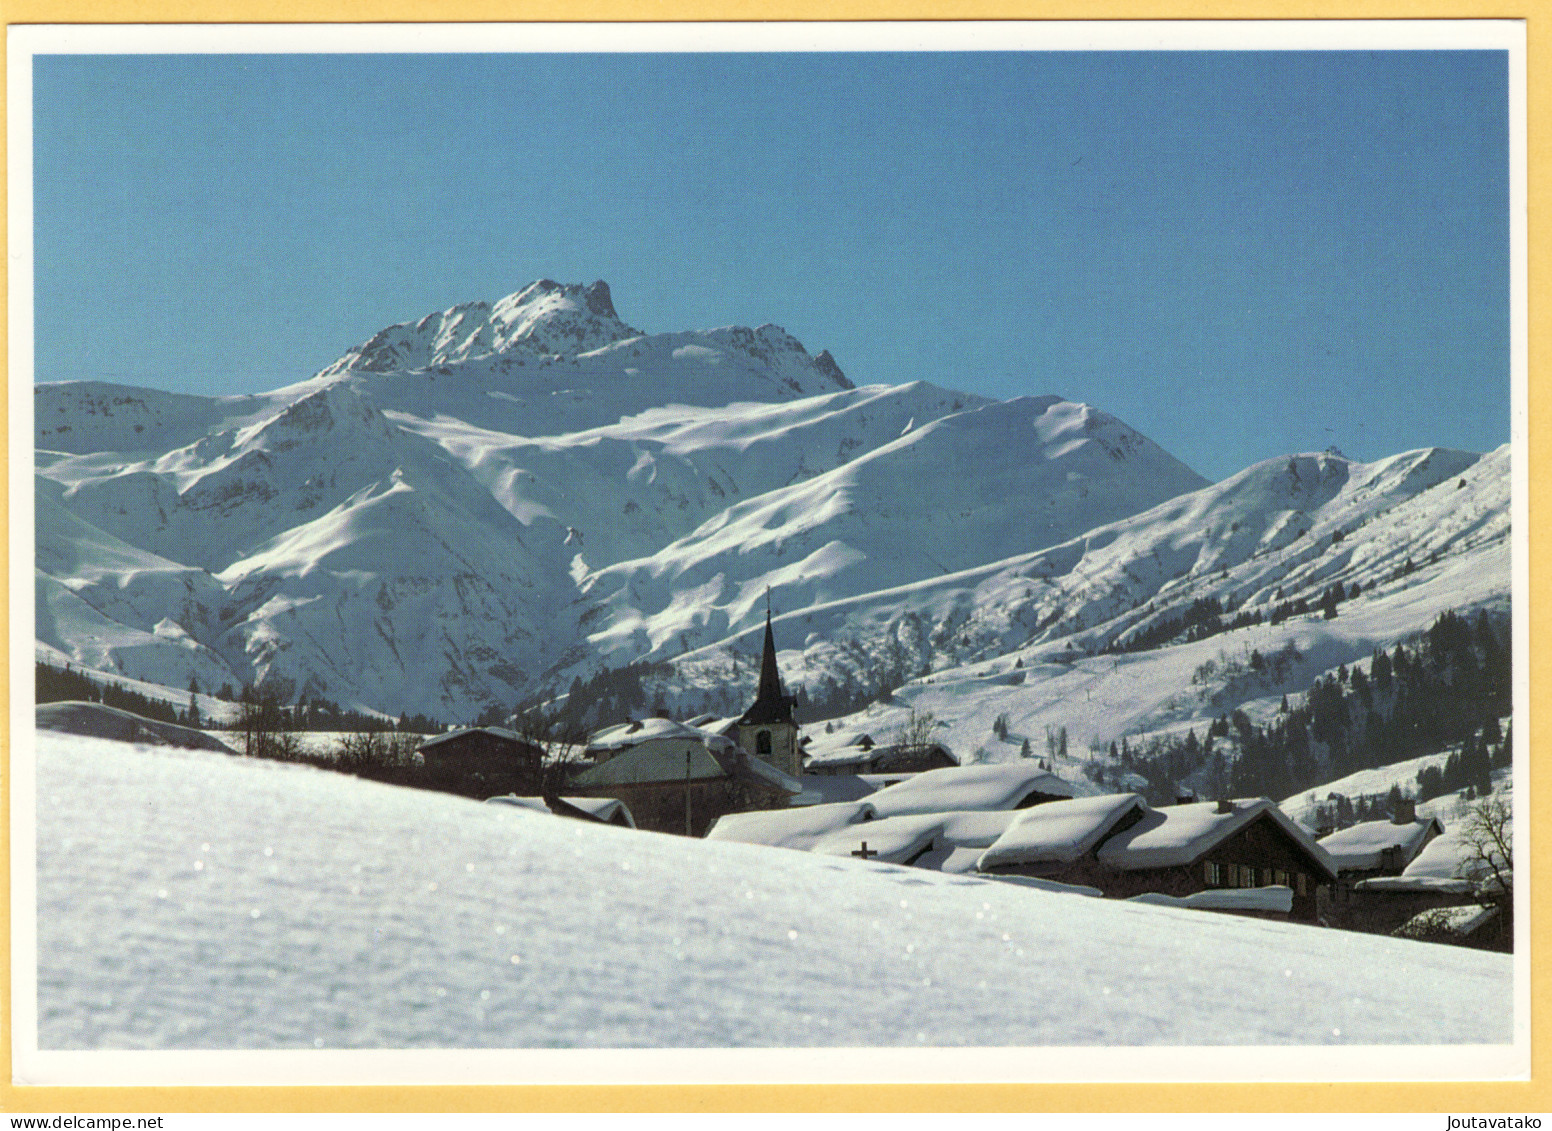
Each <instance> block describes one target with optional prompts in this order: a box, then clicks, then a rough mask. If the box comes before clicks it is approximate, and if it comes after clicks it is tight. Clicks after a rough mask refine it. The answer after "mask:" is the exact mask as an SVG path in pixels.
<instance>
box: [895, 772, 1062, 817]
mask: <svg viewBox="0 0 1552 1131" xmlns="http://www.w3.org/2000/svg"><path fill="white" fill-rule="evenodd" d="M1036 793H1043V794H1047V795H1053V796H1056V797H1071V796H1073V793H1074V790H1073V788H1072V786H1071V785H1070V784H1068V783H1067V782H1065V781H1063V780H1062V779H1061V778H1059V777H1057V776H1056V775H1055V774H1052V773H1049V772H1047V771H1045V770H1042V769H1040V768H1039V767H1038V765H1037V764H1036V763H1035V762H1034V761H1033V760H1031V759H1024V758H1021V759H1019V760H1018V761H1015V762H1001V763H993V764H988V765H981V764H977V765H973V766H945V767H943V768H942V769H939V770H926V771H924V772H922V773H919V774H917V775H916V776H915V777H913V778H911V780H910V781H904V782H901V783H900V784H899V785H892V786H889V787H888V788H886V789H881V790H879V791H878V792H877V793H875V794H874V795H873V796H872V798H871V800H872V802H873V806H874V808H875V809H877V810H878V815H879V816H880V817H898V816H904V815H905V814H907V813H952V812H957V811H960V810H964V809H1017V808H1018V807H1019V806H1020V805H1021V804H1023V803H1024V801H1025V800H1026V799H1027V798H1029V797H1030V796H1031V795H1032V794H1036Z"/></svg>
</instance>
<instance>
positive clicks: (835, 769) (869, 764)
mask: <svg viewBox="0 0 1552 1131" xmlns="http://www.w3.org/2000/svg"><path fill="white" fill-rule="evenodd" d="M804 753H805V755H806V756H807V757H806V765H805V767H804V773H806V774H815V775H821V774H822V775H843V774H851V775H861V774H888V773H895V774H899V773H916V772H919V771H921V770H940V769H947V768H949V767H952V766H957V765H959V759H958V758H956V757H954V752H953V751H952V750H950V749H949V748H948V747H947V746H945V745H944V744H943V743H941V742H927V743H922V744H920V745H912V744H906V743H898V742H892V743H877V742H874V741H873V737H872V735H869V734H859V735H856V736H855V737H853V738H851V739H849V740H848V741H847V742H845V743H844V744H840V745H836V744H830V743H819V742H814V743H806V744H805V745H804Z"/></svg>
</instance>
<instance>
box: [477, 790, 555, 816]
mask: <svg viewBox="0 0 1552 1131" xmlns="http://www.w3.org/2000/svg"><path fill="white" fill-rule="evenodd" d="M485 804H487V805H510V806H512V807H513V808H514V809H527V810H528V811H529V812H531V813H543V814H545V815H546V816H549V814H550V807H549V806H548V805H546V804H545V803H544V798H542V797H519V796H518V795H517V794H515V793H504V794H502V795H501V796H500V797H487V798H486V799H485Z"/></svg>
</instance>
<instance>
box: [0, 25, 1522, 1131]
mask: <svg viewBox="0 0 1552 1131" xmlns="http://www.w3.org/2000/svg"><path fill="white" fill-rule="evenodd" d="M1543 8H1545V9H1547V12H1546V16H1547V23H1543V22H1542V16H1543V12H1542V9H1543ZM0 12H3V14H4V17H5V23H6V25H7V26H9V25H11V24H28V23H50V24H56V23H207V22H213V23H350V22H422V21H446V22H477V21H497V22H499V21H545V22H548V21H555V22H570V21H637V20H649V21H650V20H672V21H687V20H918V19H931V20H958V19H978V20H987V19H992V20H1000V19H1046V20H1049V19H1067V20H1083V19H1107V20H1119V19H1186V18H1190V19H1400V18H1407V19H1421V18H1433V19H1451V18H1477V19H1489V18H1490V19H1523V20H1525V21H1526V40H1527V61H1528V76H1527V85H1528V89H1527V122H1528V130H1529V138H1528V162H1529V164H1528V172H1527V189H1528V192H1527V206H1528V208H1529V212H1530V219H1529V224H1528V240H1529V246H1528V259H1529V287H1528V295H1527V298H1528V301H1529V306H1530V322H1529V330H1530V343H1529V354H1530V380H1529V383H1528V388H1527V400H1528V409H1529V423H1528V429H1527V442H1528V457H1529V494H1530V498H1529V510H1530V532H1529V534H1530V563H1531V569H1530V585H1529V593H1528V600H1527V601H1525V602H1523V603H1522V604H1521V606H1520V607H1517V608H1516V609H1515V613H1516V615H1517V616H1521V617H1525V618H1527V622H1528V624H1529V628H1530V638H1531V641H1532V646H1531V656H1530V696H1529V703H1527V704H1525V705H1523V707H1522V709H1521V714H1522V717H1523V719H1524V722H1522V726H1523V725H1524V724H1525V723H1528V724H1529V727H1528V729H1529V740H1530V750H1531V759H1530V761H1531V768H1530V773H1529V774H1528V775H1526V776H1527V778H1528V779H1529V782H1525V781H1521V782H1517V783H1516V785H1517V786H1518V787H1519V788H1520V789H1522V790H1524V789H1526V787H1527V785H1528V784H1533V785H1534V786H1536V787H1539V786H1540V785H1541V772H1542V771H1544V770H1545V769H1546V768H1547V761H1548V759H1547V757H1546V755H1545V753H1544V751H1545V746H1546V737H1547V725H1546V720H1545V718H1544V717H1543V715H1542V712H1540V711H1539V710H1537V709H1536V708H1537V707H1539V703H1540V692H1541V690H1543V687H1544V685H1545V683H1546V678H1545V665H1544V663H1543V662H1542V658H1541V657H1540V656H1539V654H1538V652H1537V649H1536V642H1537V641H1540V640H1544V639H1548V638H1552V622H1549V618H1548V615H1547V601H1546V599H1545V598H1546V596H1547V590H1548V585H1549V579H1548V578H1547V577H1546V576H1544V571H1543V570H1542V569H1541V568H1540V567H1541V565H1542V564H1543V563H1544V562H1545V561H1546V556H1547V555H1546V549H1547V505H1548V504H1547V492H1546V490H1545V489H1544V488H1545V487H1546V486H1547V481H1548V479H1549V473H1548V470H1547V462H1548V460H1547V456H1548V451H1547V449H1548V440H1547V437H1546V436H1545V435H1543V433H1542V429H1541V425H1542V424H1543V423H1544V422H1545V421H1546V419H1547V407H1548V405H1547V402H1548V397H1549V390H1548V389H1547V388H1546V387H1545V383H1544V382H1542V381H1541V380H1539V377H1540V375H1541V374H1542V373H1543V372H1544V371H1545V369H1546V363H1547V361H1548V350H1549V348H1552V347H1549V343H1548V335H1547V334H1546V333H1544V332H1540V331H1543V330H1544V328H1545V327H1544V323H1545V317H1544V316H1545V315H1546V312H1547V310H1548V307H1549V303H1552V296H1549V286H1552V284H1549V282H1548V278H1549V270H1548V268H1549V266H1552V264H1549V257H1552V242H1549V241H1548V239H1547V237H1546V231H1545V226H1544V224H1543V223H1540V222H1538V221H1541V220H1544V218H1545V217H1546V216H1547V215H1548V212H1549V208H1548V203H1549V202H1548V189H1547V180H1548V177H1549V176H1552V174H1549V172H1548V167H1549V164H1552V161H1549V148H1552V137H1549V134H1548V131H1547V129H1546V122H1547V121H1548V119H1549V117H1552V70H1549V69H1548V68H1547V67H1546V66H1544V65H1541V64H1542V62H1543V60H1544V52H1545V49H1546V48H1547V47H1548V43H1549V40H1548V35H1547V29H1548V27H1549V26H1552V0H1520V2H1519V3H1517V4H1514V5H1506V4H1502V3H1490V2H1488V0H1453V2H1451V3H1443V2H1441V0H1192V2H1182V0H1087V2H1086V0H1045V2H1044V3H1040V4H1033V3H1027V2H1025V3H1018V2H1016V0H1014V2H1009V0H1002V2H998V0H932V2H930V3H924V2H922V0H915V2H912V0H95V2H94V0H0ZM3 68H4V60H3V59H0V71H3ZM4 96H5V87H4V84H3V81H0V137H3V136H4V131H5V122H6V119H5V114H4V106H3V102H4ZM8 189H9V186H8V185H7V186H6V187H5V189H4V190H0V215H4V214H5V212H4V205H5V203H6V197H7V196H8ZM6 250H7V244H6V233H5V231H4V229H3V227H0V254H4V253H5V252H6ZM9 261H10V260H9V255H8V254H7V255H5V262H6V263H7V264H9ZM4 289H5V292H6V293H5V294H4V295H0V299H3V298H6V297H8V292H9V278H8V277H7V279H6V284H5V288H4ZM7 309H8V308H7V307H6V306H5V305H4V302H3V301H0V326H4V330H5V332H6V333H7V334H8V331H9V326H8V325H5V319H6V317H7V313H6V312H7ZM8 411H9V409H8V401H7V400H6V399H5V398H0V451H3V452H5V456H6V459H7V460H8V459H9V457H10V452H9V450H8V449H7V447H6V445H7V444H8V437H9V431H8V420H7V415H8ZM8 509H9V496H8V493H3V492H0V515H4V516H5V517H6V518H7V520H8V519H9V514H8ZM4 558H5V561H4V566H3V568H0V586H3V592H5V593H7V594H9V592H10V589H9V583H10V564H11V563H10V561H9V555H8V553H6V554H5V555H4ZM0 625H3V626H4V627H5V629H6V639H7V640H8V639H9V627H10V612H9V605H8V603H5V604H4V605H3V607H0ZM0 672H3V673H4V676H5V686H7V687H9V685H10V684H9V653H8V652H6V653H4V654H0ZM0 711H3V712H4V714H5V718H6V724H7V725H6V729H5V737H4V739H3V740H0V741H3V744H4V746H3V748H4V755H3V757H0V860H3V865H0V869H3V870H0V889H3V892H4V899H3V900H0V935H3V939H4V941H3V943H0V954H3V956H4V957H3V961H0V1077H3V1078H0V1112H3V1113H14V1112H50V1113H82V1114H86V1113H92V1112H103V1113H115V1112H117V1113H134V1112H146V1113H172V1112H391V1111H405V1112H423V1111H467V1112H498V1111H532V1112H567V1111H592V1112H664V1111H670V1112H671V1111H684V1112H696V1111H705V1112H754V1111H792V1112H809V1111H865V1112H902V1111H965V1112H1009V1111H1012V1112H1016V1111H1065V1112H1166V1111H1200V1112H1253V1111H1287V1112H1293V1111H1341V1112H1441V1113H1443V1112H1448V1113H1457V1114H1471V1113H1484V1112H1486V1113H1509V1114H1513V1113H1546V1112H1552V1057H1549V1054H1548V1039H1549V1037H1552V1030H1549V1025H1548V1012H1549V1009H1548V1007H1549V1006H1552V985H1549V978H1548V972H1547V964H1546V963H1545V962H1544V961H1539V959H1540V958H1541V948H1540V947H1539V946H1538V944H1539V943H1544V942H1545V940H1546V939H1547V937H1548V919H1549V917H1552V899H1548V898H1546V896H1545V893H1544V892H1542V891H1541V884H1543V883H1546V882H1547V876H1548V862H1549V856H1552V853H1549V850H1548V844H1549V841H1552V791H1548V790H1545V789H1541V788H1534V789H1532V790H1531V791H1530V804H1529V813H1530V821H1529V822H1528V824H1529V828H1530V830H1531V834H1532V842H1531V873H1532V880H1533V883H1535V884H1536V890H1537V892H1538V894H1540V895H1541V896H1542V898H1540V899H1539V901H1537V902H1535V903H1533V905H1532V908H1531V919H1532V925H1531V953H1532V959H1533V961H1532V967H1531V993H1530V1000H1531V1003H1532V1018H1531V1020H1532V1025H1531V1064H1532V1069H1531V1071H1532V1077H1531V1080H1530V1081H1529V1082H1526V1083H1508V1084H1503V1083H1489V1084H1480V1083H1478V1084H1473V1083H1438V1084H1425V1083H1405V1084H1346V1083H1331V1084H1325V1083H1315V1084H1275V1085H1266V1084H990V1085H988V1084H922V1085H900V1084H889V1085H736V1086H734V1085H664V1086H642V1085H578V1086H563V1087H546V1086H530V1085H523V1086H462V1085H437V1086H417V1087H383V1086H373V1087H279V1088H235V1087H223V1088H18V1087H13V1086H12V1085H11V1083H10V1079H11V1071H10V1065H11V1032H10V1017H11V1012H10V1011H11V1002H10V987H11V966H10V959H11V949H10V852H9V844H10V809H9V804H10V802H9V799H10V783H11V774H10V742H9V734H10V730H9V716H10V712H9V702H8V700H7V701H6V702H4V703H3V704H0ZM1537 1003H1540V1006H1541V1008H1537ZM1426 1008H1427V1006H1426V1001H1425V1000H1420V1001H1419V1009H1426Z"/></svg>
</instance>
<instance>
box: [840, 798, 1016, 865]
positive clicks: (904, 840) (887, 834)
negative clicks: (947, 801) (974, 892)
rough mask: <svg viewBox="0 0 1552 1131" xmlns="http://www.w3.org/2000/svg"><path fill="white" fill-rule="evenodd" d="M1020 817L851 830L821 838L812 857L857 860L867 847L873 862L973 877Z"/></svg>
mask: <svg viewBox="0 0 1552 1131" xmlns="http://www.w3.org/2000/svg"><path fill="white" fill-rule="evenodd" d="M1018 815H1019V810H1016V809H972V810H968V811H965V812H958V813H910V814H905V815H903V816H899V817H885V818H882V819H880V820H876V821H867V822H864V823H862V824H858V825H849V826H847V827H845V828H843V829H838V830H836V831H835V832H832V833H830V834H828V835H826V836H824V837H821V838H820V839H819V840H818V841H816V842H815V843H814V845H813V851H815V852H820V853H825V854H827V855H830V856H850V855H855V854H856V853H857V852H858V851H860V850H861V848H862V843H863V841H866V842H867V848H868V853H869V856H868V858H869V859H872V858H874V857H875V856H876V858H877V859H879V860H882V861H884V862H885V863H889V864H904V863H907V862H914V863H915V864H916V866H917V867H920V868H931V869H932V870H934V871H938V872H971V871H974V870H975V862H976V860H977V859H978V858H979V857H980V855H981V853H982V851H984V850H985V848H986V846H987V845H989V844H991V843H992V842H994V841H995V840H996V839H997V838H998V837H999V836H1001V835H1002V834H1003V832H1004V831H1005V830H1006V829H1007V827H1008V824H1009V823H1010V822H1012V821H1013V820H1014V819H1015V818H1017V816H1018Z"/></svg>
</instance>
